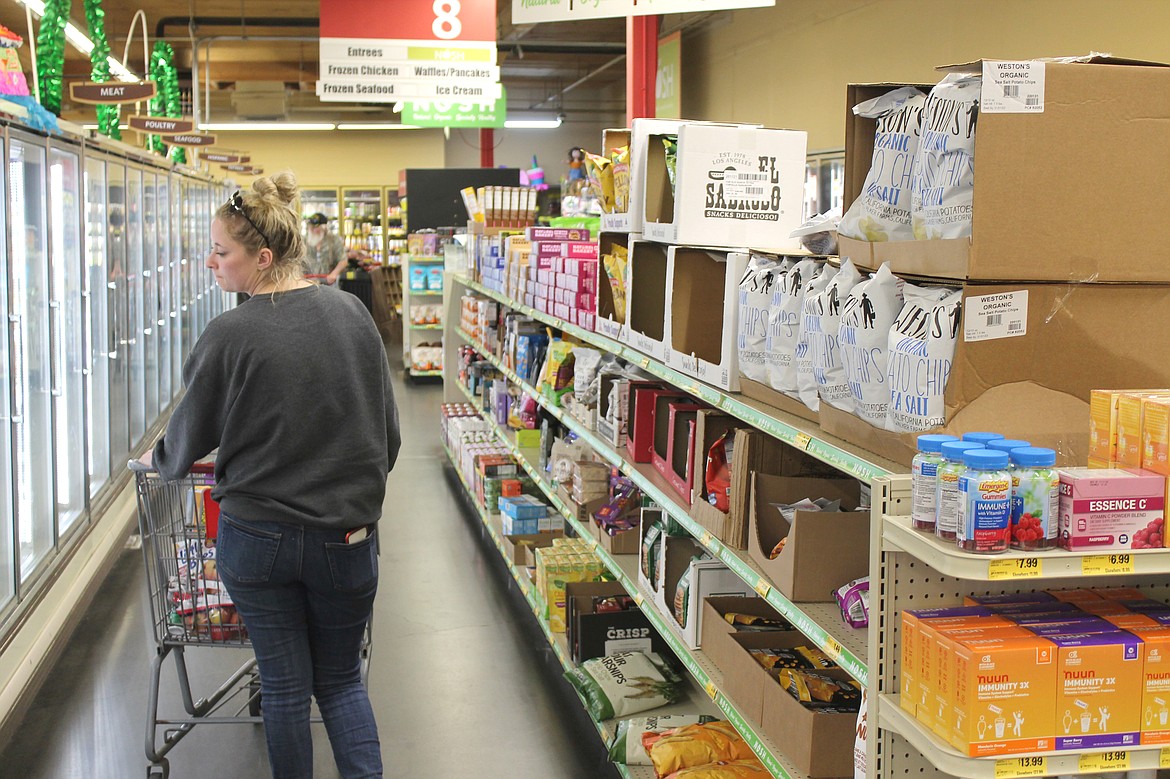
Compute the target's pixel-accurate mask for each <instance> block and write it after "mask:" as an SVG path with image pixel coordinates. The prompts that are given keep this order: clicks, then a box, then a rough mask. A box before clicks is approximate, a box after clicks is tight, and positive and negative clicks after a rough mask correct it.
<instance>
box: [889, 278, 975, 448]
mask: <svg viewBox="0 0 1170 779" xmlns="http://www.w3.org/2000/svg"><path fill="white" fill-rule="evenodd" d="M904 292H905V296H906V303H905V305H904V306H903V307H902V311H901V312H900V313H899V314H898V318H897V319H896V320H894V325H893V327H891V328H890V335H889V340H888V342H887V343H888V351H889V362H888V366H887V373H888V375H889V388H890V407H889V409H888V410H887V413H886V429H888V430H893V431H895V432H899V433H918V432H921V431H923V430H931V429H933V428H936V427H940V426H941V425H943V424H945V423H946V388H947V381H948V380H949V379H950V375H951V364H952V361H953V360H954V357H955V341H956V339H957V338H958V335H959V327H960V321H961V318H962V313H963V292H962V290H958V289H944V288H939V287H915V286H912V285H909V284H907V285H906V287H905V290H904Z"/></svg>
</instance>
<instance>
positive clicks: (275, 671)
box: [142, 173, 401, 779]
mask: <svg viewBox="0 0 1170 779" xmlns="http://www.w3.org/2000/svg"><path fill="white" fill-rule="evenodd" d="M297 198H298V191H297V185H296V179H295V178H293V176H292V174H291V173H281V174H278V175H276V176H274V177H272V178H259V179H257V180H256V181H255V182H253V184H252V189H251V191H249V192H247V193H246V194H241V193H240V192H239V191H237V192H236V193H235V194H234V195H233V196H232V197H231V199H229V200H228V202H227V203H225V204H224V205H223V206H221V207H220V209H219V211H218V212H217V213H216V216H215V220H214V221H213V222H212V224H211V240H212V251H211V254H210V255H209V256H208V258H207V261H206V263H205V264H206V266H207V268H208V269H210V270H211V271H212V273H214V274H215V279H216V281H217V282H218V283H219V286H220V287H221V288H222V289H223V290H224V291H226V292H243V293H247V294H248V295H249V298H248V299H247V300H245V301H244V302H243V303H241V304H240V305H238V306H237V307H235V308H234V309H231V310H229V311H226V312H224V313H223V314H220V315H219V316H217V317H216V318H215V319H213V320H212V321H211V322H210V323H209V324H208V325H207V329H206V331H205V332H204V333H203V335H202V336H200V338H199V340H198V341H197V342H196V343H195V346H194V348H193V349H192V351H191V355H190V357H188V359H187V363H186V365H184V366H183V381H184V384H185V385H186V388H187V392H186V394H185V395H184V396H183V399H182V400H181V401H179V405H178V406H177V407H176V409H175V411H174V413H173V414H172V415H171V418H170V421H169V422H168V424H167V429H166V433H165V434H164V435H163V437H162V438H161V439H160V440H159V441H158V443H157V444H155V446H154V448H153V450H151V451H148V452H146V453H145V454H144V455H143V457H142V462H143V463H145V464H146V465H151V464H153V466H154V467H155V468H156V469H157V470H158V472H159V474H160V475H161V476H162V477H163V478H164V479H168V480H174V479H179V478H182V477H183V476H185V475H187V473H189V472H190V469H191V466H192V465H193V464H194V463H195V462H196V461H198V460H199V459H201V458H203V457H205V456H207V455H208V454H209V453H211V452H212V451H215V450H218V451H216V455H215V477H216V485H215V487H214V489H213V490H212V497H214V498H215V499H216V500H218V501H219V503H220V508H221V514H220V522H219V536H218V539H217V540H216V570H217V573H218V576H219V579H220V581H221V582H222V583H223V584H224V586H225V587H226V588H227V591H228V594H229V595H231V598H232V601H233V602H234V604H235V606H236V609H237V611H238V612H239V614H240V616H241V617H242V618H243V621H244V625H245V626H246V627H247V629H248V637H249V638H250V639H251V641H252V648H253V650H254V651H255V653H256V661H257V664H258V667H259V670H260V691H261V695H262V700H263V707H262V708H263V712H264V730H265V737H266V739H267V742H268V756H269V761H270V764H271V768H272V776H273V777H274V779H312V775H313V739H312V735H311V733H310V731H309V712H310V705H311V702H312V698H314V697H315V698H316V699H317V707H318V709H319V710H320V712H321V716H322V718H323V719H324V720H325V728H326V730H327V732H328V734H329V741H330V744H331V746H332V748H333V756H334V759H335V760H336V762H337V767H338V769H339V771H340V774H341V776H342V777H344V779H371V778H374V777H381V776H382V755H381V747H380V744H379V738H378V729H377V725H376V723H375V721H374V712H373V709H372V707H371V706H370V699H369V696H368V694H367V691H366V688H365V686H364V685H363V684H362V677H361V665H362V660H361V650H362V644H363V640H364V636H365V631H366V626H367V624H368V622H369V619H370V614H371V611H372V609H373V605H374V595H375V593H376V591H377V589H378V557H377V547H376V544H377V540H376V539H377V533H378V529H377V528H378V520H379V519H380V518H381V515H382V504H383V501H384V500H385V497H386V474H387V473H389V471H390V470H391V469H392V468H393V467H394V462H395V460H396V459H397V457H398V450H399V447H400V445H401V434H400V432H399V426H398V410H397V407H396V405H395V402H394V393H393V390H392V389H391V384H390V366H389V363H388V362H387V359H386V351H385V348H384V347H383V345H382V338H381V336H380V335H379V334H378V329H377V327H375V326H374V320H373V319H372V318H371V317H370V314H369V312H368V311H366V309H365V308H364V307H363V306H362V304H361V302H360V301H359V300H358V299H357V298H356V297H354V296H353V295H350V294H347V293H345V292H342V291H340V290H338V289H336V288H334V287H327V286H320V285H317V284H314V283H313V282H311V281H308V280H306V279H305V278H304V276H303V274H302V262H303V259H304V241H303V239H302V238H301V232H300V225H299V221H300V217H299V214H298V213H297V212H296V211H295V210H294V204H295V203H296V202H297Z"/></svg>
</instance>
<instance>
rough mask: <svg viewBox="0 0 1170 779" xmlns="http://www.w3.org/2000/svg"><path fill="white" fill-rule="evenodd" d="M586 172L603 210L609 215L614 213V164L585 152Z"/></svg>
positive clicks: (606, 158) (604, 158) (603, 157)
mask: <svg viewBox="0 0 1170 779" xmlns="http://www.w3.org/2000/svg"><path fill="white" fill-rule="evenodd" d="M585 172H586V173H587V174H588V177H589V183H590V184H591V185H592V186H593V189H594V191H596V193H597V196H598V198H599V199H600V201H601V210H602V211H604V212H605V213H607V214H611V213H613V210H614V208H613V205H614V199H613V190H614V186H613V163H612V162H611V161H610V159H609V158H608V157H605V156H603V155H601V154H593V153H592V152H585Z"/></svg>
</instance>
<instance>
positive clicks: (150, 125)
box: [128, 114, 195, 135]
mask: <svg viewBox="0 0 1170 779" xmlns="http://www.w3.org/2000/svg"><path fill="white" fill-rule="evenodd" d="M128 124H129V125H130V129H131V130H140V131H142V132H144V133H151V134H152V135H178V134H179V133H192V132H195V120H194V119H171V118H169V117H166V116H142V115H141V114H135V115H134V116H131V117H130V118H129V122H128Z"/></svg>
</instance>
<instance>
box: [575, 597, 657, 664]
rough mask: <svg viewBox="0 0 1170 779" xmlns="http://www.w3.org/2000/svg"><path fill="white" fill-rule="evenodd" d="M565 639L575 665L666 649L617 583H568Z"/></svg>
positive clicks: (648, 622)
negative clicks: (625, 653)
mask: <svg viewBox="0 0 1170 779" xmlns="http://www.w3.org/2000/svg"><path fill="white" fill-rule="evenodd" d="M565 596H566V598H567V604H568V606H567V609H568V611H567V614H568V617H567V620H566V626H567V629H566V632H565V638H566V640H567V641H568V643H569V653H570V655H571V656H572V658H573V662H575V663H583V662H585V661H586V660H590V659H592V658H594V657H605V656H607V655H612V654H616V653H618V652H657V653H658V654H659V655H661V656H663V657H669V656H671V651H670V646H669V645H668V644H667V643H666V640H665V639H664V638H663V637H662V636H661V635H660V634H659V633H658V631H657V630H655V629H654V627H653V626H652V625H651V624H650V620H649V619H648V618H647V617H646V615H645V614H643V613H642V611H641V610H640V609H638V607H637V605H636V604H635V603H634V599H633V598H631V597H630V596H629V594H628V593H626V591H625V589H624V588H623V587H622V585H621V584H620V583H619V582H572V583H570V584H568V585H566V587H565Z"/></svg>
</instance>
